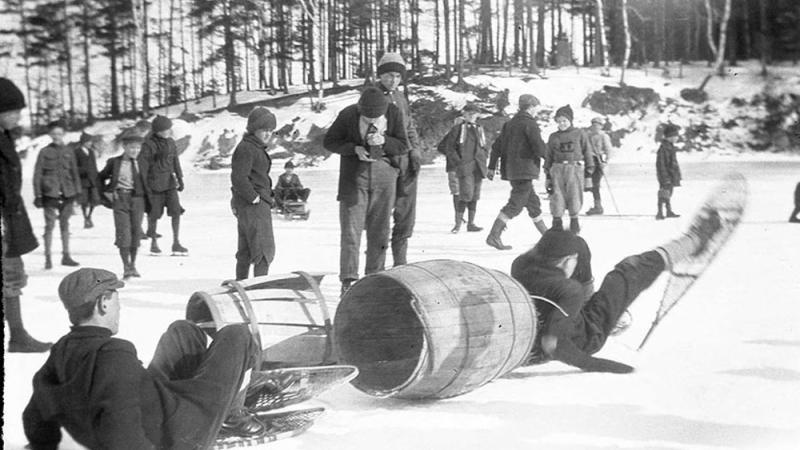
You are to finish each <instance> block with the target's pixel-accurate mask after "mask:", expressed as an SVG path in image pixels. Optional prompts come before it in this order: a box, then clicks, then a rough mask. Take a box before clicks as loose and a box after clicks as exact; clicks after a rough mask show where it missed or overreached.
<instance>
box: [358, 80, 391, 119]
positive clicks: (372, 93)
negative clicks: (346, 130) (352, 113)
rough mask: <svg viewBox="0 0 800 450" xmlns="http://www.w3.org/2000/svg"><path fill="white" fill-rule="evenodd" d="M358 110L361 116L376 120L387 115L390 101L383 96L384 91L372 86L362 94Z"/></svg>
mask: <svg viewBox="0 0 800 450" xmlns="http://www.w3.org/2000/svg"><path fill="white" fill-rule="evenodd" d="M358 108H359V112H361V115H363V116H364V117H369V118H370V119H374V118H376V117H380V116H382V115H384V114H386V110H387V109H388V108H389V100H387V99H386V96H384V95H383V91H381V90H380V89H378V88H376V87H375V86H370V87H368V88H366V89H364V92H362V93H361V98H359V99H358Z"/></svg>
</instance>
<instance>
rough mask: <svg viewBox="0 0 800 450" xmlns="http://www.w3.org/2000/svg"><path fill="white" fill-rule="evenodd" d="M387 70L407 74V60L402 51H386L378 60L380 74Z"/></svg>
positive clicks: (402, 74)
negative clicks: (404, 59)
mask: <svg viewBox="0 0 800 450" xmlns="http://www.w3.org/2000/svg"><path fill="white" fill-rule="evenodd" d="M386 72H397V73H399V74H400V76H403V77H405V76H406V62H405V61H403V57H402V56H401V55H400V53H390V52H386V53H384V54H383V56H382V57H381V60H380V61H378V76H381V75H383V74H384V73H386Z"/></svg>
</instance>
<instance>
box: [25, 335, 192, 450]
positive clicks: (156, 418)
mask: <svg viewBox="0 0 800 450" xmlns="http://www.w3.org/2000/svg"><path fill="white" fill-rule="evenodd" d="M177 402H178V401H177V399H176V398H175V397H174V395H173V394H172V393H170V392H169V391H167V390H166V389H165V388H164V386H163V385H162V384H161V383H160V382H159V380H156V379H154V378H153V377H152V376H151V375H150V374H149V373H148V372H147V371H146V370H145V368H144V367H142V363H141V362H139V359H138V357H137V355H136V349H135V348H134V346H133V344H131V343H130V342H128V341H124V340H122V339H115V338H112V337H111V331H110V330H108V329H107V328H101V327H88V326H81V327H73V328H72V331H70V332H69V333H68V334H67V335H65V336H64V337H62V338H61V339H60V340H59V341H58V342H57V343H56V344H55V345H54V346H53V348H52V349H51V350H50V357H49V358H48V359H47V361H46V362H45V363H44V366H42V368H41V369H39V371H38V372H36V374H35V375H34V377H33V395H32V396H31V400H30V402H29V403H28V406H27V407H26V408H25V411H24V412H23V413H22V422H23V425H24V428H25V435H26V436H27V438H28V441H29V442H30V444H31V448H33V449H34V450H39V449H42V450H44V449H55V448H57V446H58V443H59V441H61V431H60V428H61V427H64V429H66V430H67V431H68V432H69V434H70V435H71V436H72V437H73V438H74V439H75V441H77V442H78V443H79V444H81V445H83V446H86V447H88V448H92V449H99V448H108V449H123V448H130V449H134V448H135V449H155V448H167V447H168V445H167V444H168V443H169V439H168V436H165V433H166V431H167V430H164V429H163V428H162V426H163V424H164V421H165V419H167V418H169V417H170V416H171V415H172V414H174V413H175V410H176V409H177V406H178V405H177Z"/></svg>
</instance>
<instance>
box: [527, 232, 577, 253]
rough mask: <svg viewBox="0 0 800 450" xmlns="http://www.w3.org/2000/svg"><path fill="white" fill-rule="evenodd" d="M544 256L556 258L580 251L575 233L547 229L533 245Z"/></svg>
mask: <svg viewBox="0 0 800 450" xmlns="http://www.w3.org/2000/svg"><path fill="white" fill-rule="evenodd" d="M534 249H535V251H536V253H537V254H538V255H540V256H542V257H544V258H548V259H556V258H563V257H565V256H568V255H574V254H576V253H579V252H580V251H581V243H580V240H578V237H577V236H576V235H575V233H573V232H571V231H566V230H547V231H546V232H545V233H544V234H543V235H542V237H541V238H540V239H539V242H538V243H537V244H536V246H535V247H534Z"/></svg>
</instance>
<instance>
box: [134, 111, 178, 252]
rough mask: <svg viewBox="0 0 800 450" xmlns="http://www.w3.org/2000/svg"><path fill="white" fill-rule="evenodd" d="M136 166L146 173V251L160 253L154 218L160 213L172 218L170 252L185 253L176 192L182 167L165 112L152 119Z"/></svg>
mask: <svg viewBox="0 0 800 450" xmlns="http://www.w3.org/2000/svg"><path fill="white" fill-rule="evenodd" d="M139 166H140V167H141V168H142V172H143V173H146V174H147V178H146V180H145V182H146V183H147V192H148V198H149V199H150V211H149V212H148V213H147V237H149V238H150V239H151V242H150V253H152V254H156V255H157V254H160V253H161V249H160V248H159V247H158V242H157V240H156V239H157V238H158V231H157V225H158V220H159V219H160V218H161V216H162V215H163V214H164V208H166V210H167V215H168V216H169V217H170V218H171V219H172V254H173V255H185V254H186V253H188V250H187V249H186V247H184V246H183V245H181V242H180V228H181V214H183V212H184V209H183V207H182V206H181V202H180V198H179V197H178V192H180V191H183V170H181V162H180V159H179V158H178V147H177V146H176V145H175V139H173V138H172V121H171V120H170V119H169V118H167V117H165V116H160V115H159V116H156V118H155V119H153V124H152V129H151V133H150V134H149V135H148V136H147V138H146V139H145V140H144V143H143V144H142V151H141V153H139Z"/></svg>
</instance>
